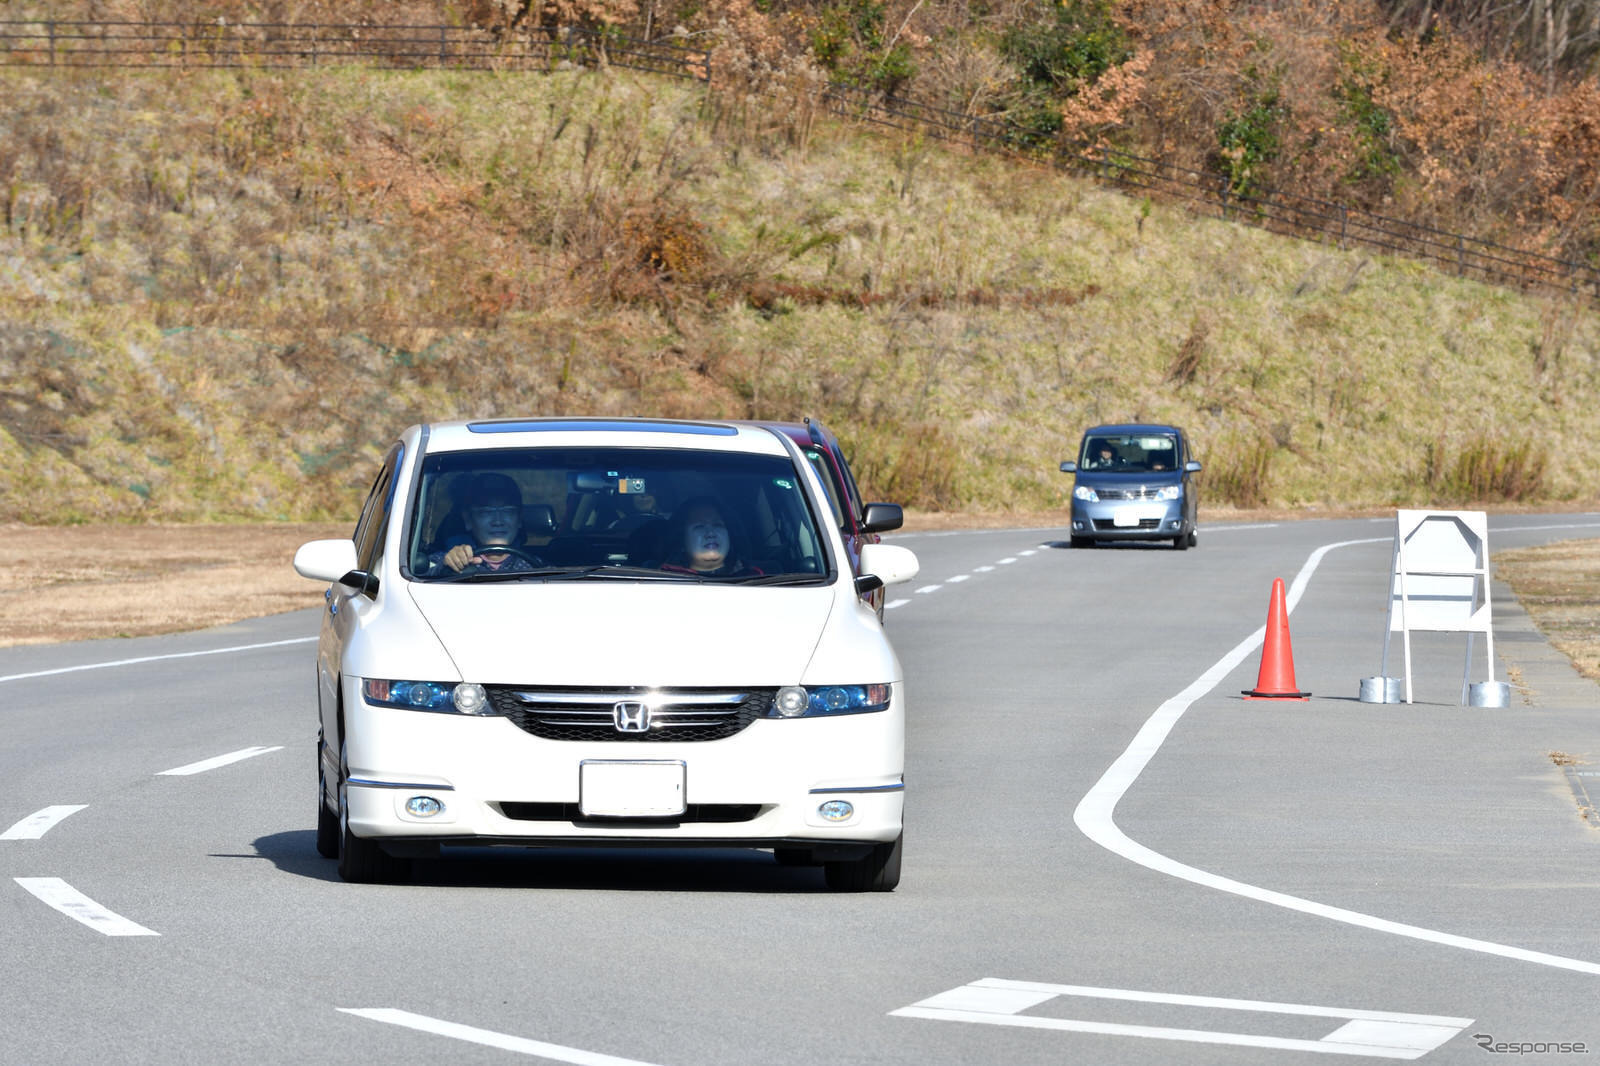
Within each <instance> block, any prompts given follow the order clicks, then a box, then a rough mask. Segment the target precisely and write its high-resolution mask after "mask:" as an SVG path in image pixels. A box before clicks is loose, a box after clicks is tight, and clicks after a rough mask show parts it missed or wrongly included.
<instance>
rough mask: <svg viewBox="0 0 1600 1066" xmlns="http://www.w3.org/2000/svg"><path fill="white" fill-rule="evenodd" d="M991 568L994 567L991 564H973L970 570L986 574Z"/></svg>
mask: <svg viewBox="0 0 1600 1066" xmlns="http://www.w3.org/2000/svg"><path fill="white" fill-rule="evenodd" d="M993 569H994V567H992V566H974V567H973V568H972V572H973V573H974V574H987V573H988V572H989V571H991V570H993Z"/></svg>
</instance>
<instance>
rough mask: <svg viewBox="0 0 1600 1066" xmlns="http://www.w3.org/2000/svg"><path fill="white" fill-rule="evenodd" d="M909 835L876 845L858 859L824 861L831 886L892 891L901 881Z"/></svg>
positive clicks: (851, 889) (859, 889) (839, 889)
mask: <svg viewBox="0 0 1600 1066" xmlns="http://www.w3.org/2000/svg"><path fill="white" fill-rule="evenodd" d="M905 839H906V835H905V833H903V832H902V833H901V834H900V835H899V836H897V837H895V838H894V839H893V840H891V841H890V842H889V843H887V844H874V845H872V850H871V851H869V852H867V854H866V855H865V856H863V857H862V858H859V859H850V860H846V861H844V862H826V863H823V864H822V873H823V876H824V878H826V880H827V882H828V887H829V888H830V889H832V890H833V891H835V892H893V891H894V890H895V886H896V885H898V884H899V883H900V855H901V852H902V851H903V850H904V844H905Z"/></svg>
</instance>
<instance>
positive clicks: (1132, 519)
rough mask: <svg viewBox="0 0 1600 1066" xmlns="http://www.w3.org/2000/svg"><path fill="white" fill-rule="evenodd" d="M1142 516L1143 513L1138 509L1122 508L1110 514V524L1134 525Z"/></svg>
mask: <svg viewBox="0 0 1600 1066" xmlns="http://www.w3.org/2000/svg"><path fill="white" fill-rule="evenodd" d="M1143 517H1144V515H1142V514H1140V513H1139V512H1138V511H1134V510H1131V509H1129V510H1122V511H1118V512H1117V513H1116V514H1114V515H1112V516H1111V524H1112V525H1114V526H1136V525H1138V524H1139V519H1141V518H1143Z"/></svg>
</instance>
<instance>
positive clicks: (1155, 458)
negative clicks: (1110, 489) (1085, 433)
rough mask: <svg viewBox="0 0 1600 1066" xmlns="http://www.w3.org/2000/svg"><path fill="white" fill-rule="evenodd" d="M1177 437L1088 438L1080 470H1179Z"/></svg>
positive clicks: (1131, 471) (1134, 472)
mask: <svg viewBox="0 0 1600 1066" xmlns="http://www.w3.org/2000/svg"><path fill="white" fill-rule="evenodd" d="M1177 460H1178V437H1177V435H1176V434H1171V433H1136V434H1129V435H1097V436H1091V437H1086V438H1085V439H1084V442H1083V454H1082V455H1081V456H1080V457H1079V459H1078V469H1080V470H1104V471H1109V472H1113V473H1128V474H1137V473H1147V472H1150V473H1161V472H1162V471H1168V470H1176V469H1177V468H1178V463H1177Z"/></svg>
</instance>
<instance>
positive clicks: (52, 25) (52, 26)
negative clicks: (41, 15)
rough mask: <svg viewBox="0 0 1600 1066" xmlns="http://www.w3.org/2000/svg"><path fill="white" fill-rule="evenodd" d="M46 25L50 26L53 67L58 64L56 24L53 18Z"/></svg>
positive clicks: (51, 63)
mask: <svg viewBox="0 0 1600 1066" xmlns="http://www.w3.org/2000/svg"><path fill="white" fill-rule="evenodd" d="M45 25H46V26H48V27H50V65H51V66H52V67H53V66H55V65H56V24H55V21H54V20H51V21H50V22H47V23H45Z"/></svg>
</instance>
